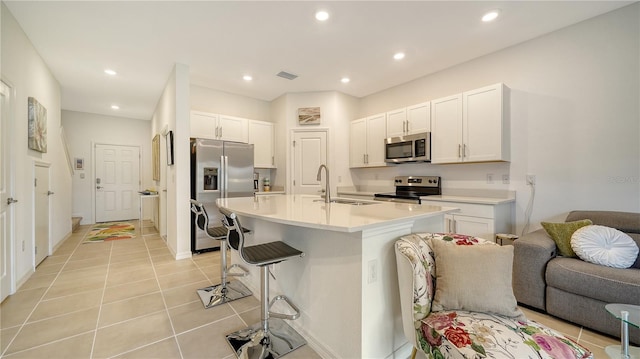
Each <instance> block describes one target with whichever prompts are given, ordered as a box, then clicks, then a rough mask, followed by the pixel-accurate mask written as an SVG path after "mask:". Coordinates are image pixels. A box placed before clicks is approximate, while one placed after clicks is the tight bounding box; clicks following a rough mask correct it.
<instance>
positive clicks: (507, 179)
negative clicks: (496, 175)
mask: <svg viewBox="0 0 640 359" xmlns="http://www.w3.org/2000/svg"><path fill="white" fill-rule="evenodd" d="M510 182H511V180H510V179H509V175H502V184H509V183H510Z"/></svg>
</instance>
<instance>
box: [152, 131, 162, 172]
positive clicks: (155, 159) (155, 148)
mask: <svg viewBox="0 0 640 359" xmlns="http://www.w3.org/2000/svg"><path fill="white" fill-rule="evenodd" d="M151 164H152V166H153V180H154V181H160V135H155V136H154V137H153V140H152V141H151Z"/></svg>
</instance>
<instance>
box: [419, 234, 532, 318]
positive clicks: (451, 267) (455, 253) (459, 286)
mask: <svg viewBox="0 0 640 359" xmlns="http://www.w3.org/2000/svg"><path fill="white" fill-rule="evenodd" d="M432 248H433V252H434V253H435V259H436V290H435V297H434V299H433V303H432V305H431V308H432V310H434V311H437V310H455V309H460V310H468V311H475V312H491V313H496V314H501V315H504V316H508V317H517V318H521V319H524V314H522V312H521V311H520V309H518V303H517V302H516V298H515V296H514V295H513V287H512V284H511V278H512V272H513V246H498V245H483V246H479V245H475V246H464V245H462V246H461V245H454V244H450V243H446V242H445V241H438V240H433V241H432Z"/></svg>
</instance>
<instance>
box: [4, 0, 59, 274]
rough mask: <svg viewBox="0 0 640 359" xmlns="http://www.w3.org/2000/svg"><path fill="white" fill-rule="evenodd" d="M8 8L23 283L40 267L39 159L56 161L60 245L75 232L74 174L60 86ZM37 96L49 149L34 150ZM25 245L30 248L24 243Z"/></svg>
mask: <svg viewBox="0 0 640 359" xmlns="http://www.w3.org/2000/svg"><path fill="white" fill-rule="evenodd" d="M1 12H2V23H1V26H2V29H1V30H0V33H1V36H2V42H1V45H0V46H1V48H2V54H1V56H2V58H1V63H2V69H1V71H2V79H3V80H4V81H7V82H8V83H9V84H10V85H11V86H12V87H13V89H14V90H15V99H14V100H15V102H14V108H13V118H12V121H11V122H12V123H13V128H12V129H11V130H12V134H11V138H12V143H11V148H12V152H11V157H12V159H13V162H14V171H12V173H11V174H10V175H12V176H13V178H14V189H13V193H12V195H11V197H14V198H16V199H17V200H18V201H19V202H18V203H15V204H14V205H13V208H14V211H15V212H14V218H15V227H14V228H15V239H16V243H15V246H14V249H15V260H16V271H15V274H16V279H17V282H18V283H21V282H23V281H24V280H26V279H27V278H28V276H29V275H31V273H33V270H34V269H35V268H34V230H33V228H34V213H35V211H34V203H35V196H34V186H33V183H34V178H35V172H34V161H41V162H46V163H49V164H51V167H50V187H51V191H53V192H55V195H52V196H50V197H49V198H50V208H51V209H55V210H51V211H50V213H51V216H50V221H49V223H50V237H51V245H52V247H55V246H56V245H57V244H59V243H60V242H61V241H62V240H63V239H64V238H65V237H66V236H67V235H68V234H69V233H70V232H71V173H70V171H69V168H68V165H67V159H66V157H65V154H64V149H63V147H62V140H61V136H60V84H59V83H58V81H57V80H56V78H55V77H54V76H53V74H52V73H51V71H49V68H48V67H47V64H45V63H44V61H43V60H42V58H41V57H40V56H39V55H38V53H37V51H36V50H35V49H34V47H33V45H32V44H31V42H30V41H29V39H28V38H27V36H26V35H25V33H24V32H23V31H22V28H21V27H20V25H19V24H18V23H17V22H16V20H15V18H14V17H13V16H12V15H11V13H10V12H9V10H8V9H7V8H6V6H5V5H4V3H2V5H1ZM28 97H34V98H35V99H36V100H38V102H40V104H41V105H42V106H44V107H45V108H46V109H47V152H46V153H40V152H36V151H33V150H30V149H28V145H27V134H28V130H27V126H28V125H27V123H28V122H27V98H28ZM23 244H24V249H23V248H22V245H23Z"/></svg>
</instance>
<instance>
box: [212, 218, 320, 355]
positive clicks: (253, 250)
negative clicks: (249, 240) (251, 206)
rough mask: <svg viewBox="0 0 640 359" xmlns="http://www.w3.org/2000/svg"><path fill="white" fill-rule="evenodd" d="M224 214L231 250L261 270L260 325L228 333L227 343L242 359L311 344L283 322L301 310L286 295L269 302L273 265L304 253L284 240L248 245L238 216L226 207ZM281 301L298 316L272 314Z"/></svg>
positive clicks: (286, 352) (282, 353)
mask: <svg viewBox="0 0 640 359" xmlns="http://www.w3.org/2000/svg"><path fill="white" fill-rule="evenodd" d="M220 212H221V213H222V214H223V218H222V222H223V224H224V226H225V227H227V228H228V229H229V233H228V239H227V241H228V242H229V245H230V246H231V248H233V249H235V250H237V251H238V254H239V255H240V258H242V260H243V261H244V262H245V263H247V264H251V265H255V266H258V267H260V323H256V324H254V325H251V326H249V327H247V328H244V329H241V330H238V331H236V332H233V333H231V334H227V336H226V338H227V342H228V343H229V345H231V347H232V348H233V350H234V351H235V353H236V355H237V356H238V357H239V358H250V359H265V358H273V359H276V358H279V357H281V356H283V355H285V354H288V353H290V352H292V351H294V350H296V349H298V348H299V347H301V346H303V345H305V344H306V343H307V341H306V340H305V339H304V338H303V337H302V336H301V335H300V334H298V332H296V331H295V330H294V329H293V328H292V327H291V326H290V325H289V324H287V323H286V322H285V321H284V320H283V319H288V320H295V319H298V317H300V310H299V309H298V307H296V306H295V305H294V304H293V303H292V302H291V301H290V300H289V298H287V297H286V296H284V295H278V296H276V297H274V298H273V299H272V300H271V301H269V275H271V276H272V277H273V274H272V273H271V272H270V271H269V266H270V265H272V264H276V263H280V262H282V261H286V260H289V259H292V258H296V257H303V256H304V252H301V251H299V250H297V249H295V248H293V247H291V246H289V245H288V244H286V243H284V242H282V241H275V242H269V243H263V244H257V245H253V246H245V240H244V232H243V231H242V230H241V228H242V226H241V225H240V222H239V220H238V217H237V216H236V214H235V213H233V212H230V211H228V210H226V209H224V208H221V209H220ZM274 279H275V277H274ZM280 300H282V301H284V302H285V303H286V304H287V305H288V306H289V307H290V308H291V309H292V311H293V312H294V314H284V313H278V312H274V311H271V307H272V306H273V305H274V303H275V302H277V301H280Z"/></svg>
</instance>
